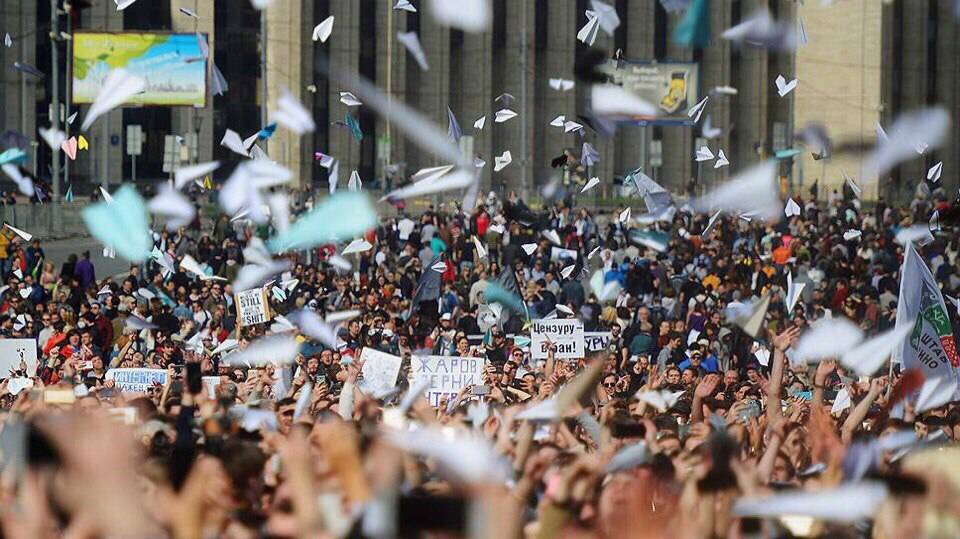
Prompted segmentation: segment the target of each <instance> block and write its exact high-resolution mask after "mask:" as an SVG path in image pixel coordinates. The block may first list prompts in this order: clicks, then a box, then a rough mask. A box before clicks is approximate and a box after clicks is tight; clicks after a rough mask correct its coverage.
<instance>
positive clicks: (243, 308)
mask: <svg viewBox="0 0 960 539" xmlns="http://www.w3.org/2000/svg"><path fill="white" fill-rule="evenodd" d="M234 303H235V304H236V306H237V325H238V326H240V327H244V326H255V325H257V324H263V323H264V322H268V321H270V307H269V306H268V304H267V292H266V290H264V289H262V288H253V289H250V290H244V291H243V292H237V293H236V295H235V296H234Z"/></svg>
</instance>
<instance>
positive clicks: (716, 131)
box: [700, 114, 723, 140]
mask: <svg viewBox="0 0 960 539" xmlns="http://www.w3.org/2000/svg"><path fill="white" fill-rule="evenodd" d="M700 132H701V133H703V137H704V138H705V139H707V140H713V139H715V138H717V137H719V136H720V135H722V134H723V129H721V128H719V127H713V123H712V122H711V119H710V115H709V114H708V115H707V119H706V120H704V121H703V127H702V128H701V129H700Z"/></svg>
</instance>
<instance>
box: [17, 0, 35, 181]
mask: <svg viewBox="0 0 960 539" xmlns="http://www.w3.org/2000/svg"><path fill="white" fill-rule="evenodd" d="M25 11H26V10H25V9H23V4H22V3H21V4H20V39H18V40H17V42H18V43H19V44H20V61H21V62H24V63H29V62H27V46H26V43H25V42H26V40H27V36H26V34H27V31H26V29H25V28H24V26H23V20H24V19H25V18H26V17H25V16H24V12H25ZM27 131H28V129H27V74H26V73H24V72H23V71H21V72H20V132H21V133H27ZM34 173H36V167H34Z"/></svg>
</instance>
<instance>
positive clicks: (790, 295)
mask: <svg viewBox="0 0 960 539" xmlns="http://www.w3.org/2000/svg"><path fill="white" fill-rule="evenodd" d="M806 286H807V283H795V282H793V272H789V273H787V298H786V299H787V313H793V308H794V307H796V305H797V301H799V300H800V294H801V293H802V292H803V289H804V288H805V287H806Z"/></svg>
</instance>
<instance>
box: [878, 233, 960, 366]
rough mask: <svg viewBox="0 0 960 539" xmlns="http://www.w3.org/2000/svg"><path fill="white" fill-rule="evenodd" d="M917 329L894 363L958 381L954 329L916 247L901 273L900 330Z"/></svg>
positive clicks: (909, 247) (958, 359)
mask: <svg viewBox="0 0 960 539" xmlns="http://www.w3.org/2000/svg"><path fill="white" fill-rule="evenodd" d="M908 324H909V325H913V332H912V333H911V334H910V338H908V339H904V341H903V344H901V345H900V347H899V348H898V349H896V350H894V361H896V362H899V363H901V364H902V365H903V367H904V368H906V369H910V368H919V369H920V370H921V371H922V372H923V374H924V376H925V377H926V378H928V379H931V378H944V377H949V378H950V379H951V380H954V383H956V381H957V380H958V373H960V356H958V355H957V343H956V340H955V339H954V336H953V329H952V327H951V326H950V316H949V315H948V314H947V306H946V305H945V304H944V302H943V296H942V295H941V294H940V289H939V288H938V287H937V282H936V281H935V280H934V278H933V274H932V273H930V270H929V269H927V266H926V264H924V262H923V259H921V258H920V255H919V254H917V251H916V250H915V249H914V248H913V244H912V243H908V244H907V252H906V256H905V257H904V259H903V266H902V267H901V269H900V298H899V301H898V302H897V328H901V327H903V326H905V325H908Z"/></svg>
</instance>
